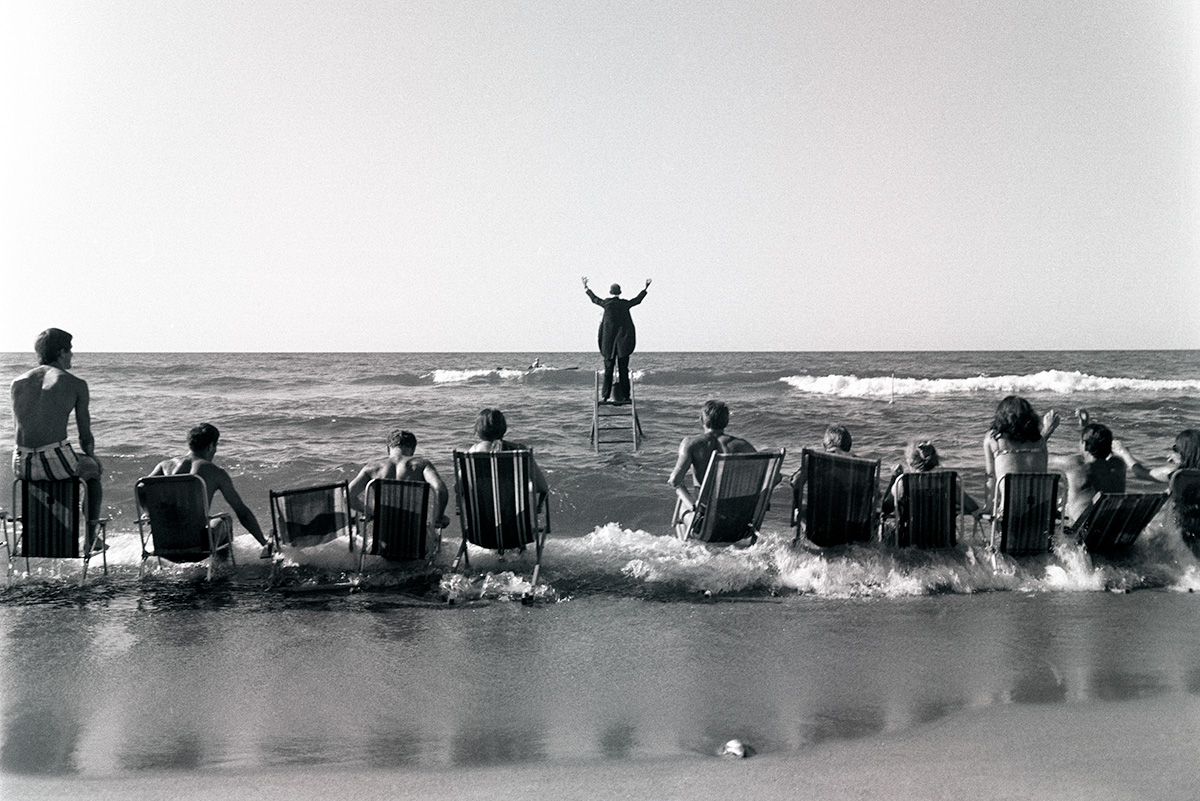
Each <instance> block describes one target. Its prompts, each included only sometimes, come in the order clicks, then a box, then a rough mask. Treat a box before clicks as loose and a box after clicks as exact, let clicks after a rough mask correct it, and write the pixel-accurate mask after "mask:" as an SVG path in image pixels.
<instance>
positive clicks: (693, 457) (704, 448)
mask: <svg viewBox="0 0 1200 801" xmlns="http://www.w3.org/2000/svg"><path fill="white" fill-rule="evenodd" d="M685 449H686V451H687V456H688V462H689V463H690V465H691V468H692V475H693V476H694V477H695V480H696V485H697V486H699V485H700V484H702V483H703V482H704V473H705V472H706V471H707V470H708V463H709V462H710V461H711V460H712V455H713V454H714V453H754V452H755V450H754V446H753V445H751V444H750V443H749V442H747V441H746V440H744V439H742V438H741V437H735V436H733V435H732V434H724V433H721V434H717V433H715V432H709V433H705V434H699V435H697V436H694V437H687V438H685V439H684V441H683V443H681V447H680V450H681V451H683V450H685Z"/></svg>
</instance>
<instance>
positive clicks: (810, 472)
mask: <svg viewBox="0 0 1200 801" xmlns="http://www.w3.org/2000/svg"><path fill="white" fill-rule="evenodd" d="M878 478H879V460H874V461H872V460H870V459H859V458H857V457H854V456H843V455H841V454H835V453H824V452H821V451H813V450H809V449H808V448H805V449H804V450H803V451H802V452H801V465H800V473H799V480H798V481H794V482H793V487H792V492H793V497H792V525H793V526H796V539H797V540H798V539H799V538H800V531H801V526H800V524H801V523H803V524H804V525H803V530H804V534H805V536H807V537H808V539H809V540H811V541H812V542H813V543H815V544H816V545H819V546H821V547H828V546H831V545H845V544H847V543H851V542H869V541H870V539H871V534H872V532H873V531H874V530H875V526H876V521H877V520H878V509H879V504H878V502H877V496H878V492H879V488H878Z"/></svg>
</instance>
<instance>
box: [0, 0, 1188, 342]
mask: <svg viewBox="0 0 1200 801" xmlns="http://www.w3.org/2000/svg"><path fill="white" fill-rule="evenodd" d="M1198 54H1200V10H1198V7H1197V6H1196V5H1195V4H1194V3H1192V2H1191V1H1190V0H1162V1H1161V2H1159V1H1156V0H1145V1H1142V0H1139V1H1138V2H1105V1H1101V2H1096V0H1085V1H1080V2H1068V1H1065V0H1064V1H1062V2H1046V1H1045V0H1012V1H1011V2H1001V3H996V2H990V1H989V2H973V1H972V0H945V1H943V0H930V1H929V2H919V1H918V0H907V1H905V2H899V1H892V0H883V1H880V2H874V1H872V0H863V1H862V2H810V1H809V0H783V1H781V2H752V1H748V0H730V2H720V1H717V0H638V1H637V2H604V1H603V0H543V2H491V1H490V0H470V2H460V1H459V0H432V1H431V2H423V1H421V0H414V1H412V2H405V1H403V0H396V1H395V2H346V3H341V2H337V3H335V2H321V3H317V2H307V3H306V2H257V3H256V2H230V1H228V0H189V2H186V3H162V2H158V0H128V1H126V2H99V1H98V0H87V1H86V2H60V1H59V0H35V1H34V2H26V0H9V2H8V3H7V4H6V5H5V6H4V10H2V11H0V66H2V68H3V74H4V76H5V78H4V80H3V83H2V84H0V102H2V103H3V107H4V108H5V110H6V111H5V114H4V117H5V121H4V124H3V126H2V127H3V129H4V131H5V133H4V135H5V136H6V138H7V140H8V141H7V143H6V144H5V145H4V147H3V148H0V202H2V203H3V207H2V212H3V213H2V219H0V264H2V265H3V267H2V269H3V270H4V272H5V276H4V280H3V286H4V287H5V292H4V296H5V301H6V302H5V304H4V313H3V314H2V315H0V350H4V351H16V352H27V351H31V350H32V343H33V340H34V338H35V337H36V335H37V333H38V332H39V331H41V330H42V329H44V328H47V327H50V326H56V327H59V328H64V329H66V330H68V331H70V332H71V333H73V334H74V335H75V349H76V351H520V352H554V351H587V350H590V349H593V348H594V347H595V337H596V326H597V324H598V322H599V318H600V309H599V308H598V307H595V306H592V305H591V304H590V303H589V302H588V301H587V298H586V296H585V295H584V294H583V287H582V285H581V282H580V278H581V277H582V276H588V277H589V278H590V279H591V281H592V285H593V288H594V289H596V290H597V291H599V292H600V293H601V294H606V292H605V290H606V289H607V287H608V286H609V284H611V283H613V282H618V283H620V284H621V285H622V287H623V288H624V293H623V294H624V295H625V296H630V295H633V294H634V293H635V292H637V291H638V290H639V289H640V288H641V286H642V285H643V283H644V280H645V279H647V278H652V279H653V280H654V283H653V285H652V286H651V288H650V291H649V294H648V296H647V298H646V300H645V301H644V302H643V304H642V305H641V306H640V307H638V308H637V309H635V310H634V315H635V320H636V322H637V325H638V342H639V347H640V348H641V349H643V350H651V351H705V350H734V351H741V350H746V351H751V350H944V349H984V350H1003V349H1021V350H1041V349H1083V348H1102V349H1108V348H1114V349H1126V348H1200V313H1198V311H1197V306H1198V304H1197V298H1198V297H1200V55H1198Z"/></svg>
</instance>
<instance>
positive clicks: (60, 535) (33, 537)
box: [4, 478, 108, 584]
mask: <svg viewBox="0 0 1200 801" xmlns="http://www.w3.org/2000/svg"><path fill="white" fill-rule="evenodd" d="M12 507H13V515H12V518H11V523H12V533H11V535H10V534H9V525H8V524H9V522H10V520H9V517H8V515H7V514H5V515H4V518H5V519H4V549H5V550H6V551H7V552H8V576H9V578H11V577H12V563H13V560H14V559H17V558H21V557H24V559H25V570H26V571H28V570H29V560H30V559H82V560H83V575H82V576H81V577H80V580H79V583H80V584H83V583H84V582H86V581H87V571H88V563H89V562H90V561H91V559H92V557H93V556H95V555H97V554H99V555H100V558H101V560H102V562H103V564H104V573H105V575H108V555H107V548H108V544H107V537H108V519H107V518H105V519H100V520H93V521H91V523H92V525H93V526H94V528H95V532H96V536H95V541H94V542H92V543H90V546H91V547H90V548H89V547H88V545H89V544H84V545H83V546H81V545H80V541H79V538H80V535H81V534H82V533H83V532H84V531H85V530H86V527H85V525H84V519H85V518H86V516H87V515H86V513H85V512H84V511H83V510H85V509H87V484H86V482H84V481H83V479H81V478H68V479H63V480H59V481H30V480H26V479H17V480H16V481H14V482H13V488H12Z"/></svg>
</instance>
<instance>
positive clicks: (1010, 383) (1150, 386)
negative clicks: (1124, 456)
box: [779, 370, 1200, 398]
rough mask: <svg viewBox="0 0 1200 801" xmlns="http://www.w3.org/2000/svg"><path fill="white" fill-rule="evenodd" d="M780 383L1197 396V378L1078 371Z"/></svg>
mask: <svg viewBox="0 0 1200 801" xmlns="http://www.w3.org/2000/svg"><path fill="white" fill-rule="evenodd" d="M779 380H780V381H782V382H784V383H786V384H789V385H791V386H792V387H794V388H795V389H797V390H799V391H801V392H807V393H810V394H814V395H836V396H839V397H847V398H888V397H892V396H894V395H901V396H903V395H952V394H964V393H965V394H969V393H976V392H984V393H988V394H1013V393H1032V392H1055V393H1059V394H1067V393H1071V392H1109V391H1114V390H1124V391H1131V392H1195V391H1200V380H1196V379H1157V380H1155V379H1145V378H1112V377H1107V376H1094V375H1088V374H1087V373H1081V372H1078V371H1066V370H1043V371H1042V372H1040V373H1032V374H1030V375H1002V376H985V375H981V376H977V377H975V378H908V377H903V376H886V375H885V376H873V377H867V378H859V377H858V376H854V375H824V376H808V375H794V376H785V377H784V378H781V379H779Z"/></svg>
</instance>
